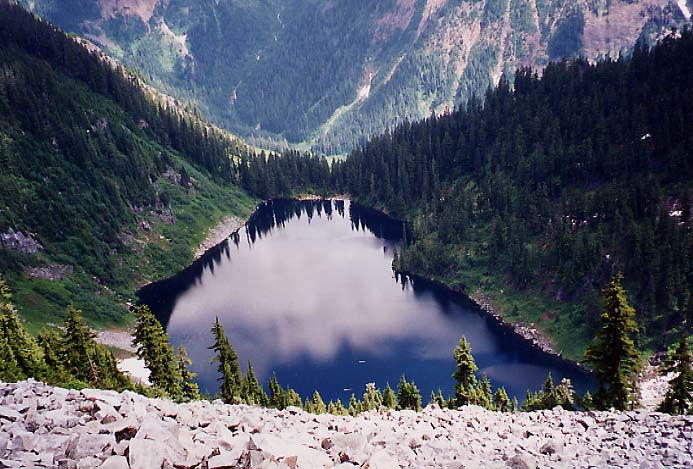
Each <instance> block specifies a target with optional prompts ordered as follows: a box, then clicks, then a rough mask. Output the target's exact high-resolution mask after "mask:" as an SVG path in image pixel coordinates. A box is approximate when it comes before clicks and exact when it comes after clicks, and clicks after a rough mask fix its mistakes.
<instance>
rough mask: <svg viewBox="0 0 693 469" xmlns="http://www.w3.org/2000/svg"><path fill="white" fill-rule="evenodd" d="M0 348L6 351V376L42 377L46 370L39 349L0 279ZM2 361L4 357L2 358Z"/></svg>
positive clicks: (18, 377) (21, 377)
mask: <svg viewBox="0 0 693 469" xmlns="http://www.w3.org/2000/svg"><path fill="white" fill-rule="evenodd" d="M0 291H1V292H2V298H0V302H2V303H0V347H2V348H3V349H5V350H6V351H7V364H5V365H4V367H5V368H6V370H5V373H7V376H8V377H9V376H12V375H15V376H16V377H17V378H16V379H23V378H27V377H39V376H43V375H44V374H45V373H46V372H47V371H48V370H47V368H46V364H45V362H44V360H43V353H42V352H41V348H40V347H39V345H38V344H37V343H36V340H34V338H33V337H31V336H30V335H29V333H28V332H27V331H26V330H25V329H24V326H23V325H22V323H21V320H20V319H19V316H18V315H17V312H16V311H15V310H14V305H13V304H12V303H11V302H10V300H11V296H10V293H9V289H8V288H7V286H6V285H5V282H4V280H2V279H0ZM3 360H4V357H3Z"/></svg>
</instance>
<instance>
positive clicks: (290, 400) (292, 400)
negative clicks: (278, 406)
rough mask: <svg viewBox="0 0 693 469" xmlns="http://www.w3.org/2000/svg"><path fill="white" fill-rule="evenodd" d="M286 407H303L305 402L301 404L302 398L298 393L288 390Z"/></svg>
mask: <svg viewBox="0 0 693 469" xmlns="http://www.w3.org/2000/svg"><path fill="white" fill-rule="evenodd" d="M286 406H287V407H298V408H301V407H303V402H301V396H299V395H298V393H297V392H296V391H294V390H293V389H292V388H288V389H287V390H286Z"/></svg>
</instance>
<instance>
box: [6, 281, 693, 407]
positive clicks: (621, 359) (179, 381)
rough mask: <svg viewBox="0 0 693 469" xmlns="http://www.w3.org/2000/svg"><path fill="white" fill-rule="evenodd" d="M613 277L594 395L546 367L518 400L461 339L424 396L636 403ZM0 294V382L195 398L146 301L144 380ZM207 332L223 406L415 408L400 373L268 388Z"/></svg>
mask: <svg viewBox="0 0 693 469" xmlns="http://www.w3.org/2000/svg"><path fill="white" fill-rule="evenodd" d="M621 279H622V278H621V276H620V275H616V276H615V277H614V278H613V279H612V280H611V281H610V283H609V285H608V286H607V287H606V288H605V289H604V292H603V302H604V308H603V312H602V314H601V318H602V325H601V328H600V329H599V332H598V334H597V338H596V339H595V341H594V343H593V344H592V345H591V346H590V347H589V348H588V350H587V352H586V354H585V359H586V361H587V362H588V363H589V364H590V365H592V370H593V374H594V376H595V378H596V379H597V382H598V388H597V390H596V393H595V394H594V397H593V396H592V395H591V394H590V392H589V391H588V392H587V393H586V394H585V395H584V396H576V395H575V392H574V390H573V387H572V385H571V383H570V380H568V379H563V380H562V381H561V383H559V384H557V385H556V384H554V382H553V378H552V376H551V374H549V375H548V377H547V379H546V381H545V382H544V385H543V386H542V389H541V390H538V391H536V392H534V393H532V392H530V391H529V390H528V391H527V395H526V397H525V400H524V402H523V403H522V405H519V403H518V400H517V398H513V399H512V400H511V399H510V398H509V396H508V394H507V392H506V391H505V389H504V388H503V387H499V388H497V389H496V390H495V392H494V391H493V386H492V384H491V381H490V380H489V379H488V377H487V376H486V375H483V376H482V377H481V379H479V378H478V377H477V371H478V367H477V365H476V363H475V361H474V357H473V355H472V351H471V347H470V346H469V343H468V342H467V340H466V338H464V337H462V338H461V339H460V341H459V343H458V344H457V346H456V347H455V350H454V353H453V358H454V360H455V371H454V373H453V374H452V378H453V379H454V380H455V386H454V395H453V396H448V397H445V396H443V394H442V392H441V391H440V390H438V392H437V393H433V392H432V393H431V397H430V401H429V403H430V404H436V405H438V406H439V407H441V408H449V409H457V408H459V407H461V406H464V405H477V406H481V407H483V408H486V409H488V410H494V411H499V412H515V411H518V410H520V411H534V410H541V409H552V408H554V407H556V406H561V407H562V408H564V409H566V410H576V409H578V408H580V409H583V410H590V409H609V408H615V409H619V410H628V409H632V408H634V407H635V406H636V405H637V397H638V395H637V383H636V378H637V372H638V371H639V367H640V357H639V354H638V353H637V351H636V349H635V346H634V343H633V338H632V336H633V333H635V332H636V331H637V325H636V323H635V321H634V319H633V318H634V316H635V310H634V309H633V308H632V307H631V306H630V305H629V304H628V302H627V299H626V293H625V291H624V290H623V288H622V286H621ZM0 302H1V303H0V353H2V356H3V357H4V358H3V360H2V361H0V380H4V381H16V380H21V379H26V378H29V377H31V378H36V379H41V380H43V381H46V382H48V383H50V384H54V385H60V386H66V387H76V388H82V387H87V386H91V387H99V388H106V389H116V390H119V391H122V390H125V389H130V390H135V391H137V392H140V393H142V394H145V395H148V396H152V397H168V398H171V399H173V400H175V401H177V402H187V401H193V400H199V399H201V394H200V391H199V388H198V385H197V384H196V383H195V381H194V379H195V376H196V375H195V373H193V372H192V371H191V370H190V365H191V364H192V361H191V360H190V358H189V357H188V356H187V353H186V350H185V348H184V347H183V346H182V345H181V346H179V347H178V348H177V349H174V348H173V347H172V346H171V345H170V339H169V336H168V334H167V333H166V332H165V330H164V328H163V327H162V326H161V323H160V322H159V321H158V320H157V319H156V317H155V316H154V315H153V314H152V312H151V311H150V310H149V308H148V307H147V306H146V305H140V306H136V307H134V309H133V313H134V316H135V319H136V325H135V327H134V331H133V339H132V342H133V345H134V346H135V347H136V353H137V356H138V357H139V358H140V359H142V360H143V361H144V363H145V365H146V367H147V368H148V370H149V372H150V375H149V381H150V383H151V386H150V387H145V386H143V385H141V384H135V383H133V382H132V381H131V379H130V378H128V377H127V376H126V375H124V374H123V373H121V372H120V371H119V370H118V368H117V366H116V359H115V357H114V355H113V353H112V352H111V351H110V350H109V349H108V348H106V347H105V346H103V345H101V344H98V343H97V342H96V341H95V340H94V337H95V336H94V333H93V332H92V331H91V330H90V329H89V328H88V327H87V325H86V324H85V322H84V321H83V320H82V318H81V317H80V313H79V311H77V310H76V309H74V308H72V307H69V308H68V311H67V314H66V316H65V320H64V322H63V327H62V328H61V329H60V331H61V332H60V333H58V332H57V331H56V330H48V331H43V332H41V333H40V334H39V335H38V338H36V339H35V338H33V337H32V336H31V335H30V334H29V333H28V332H27V331H26V329H25V328H24V326H23V325H22V323H21V320H20V319H19V316H18V314H17V312H16V311H15V309H14V306H13V305H12V303H11V294H10V291H9V288H8V287H7V285H6V284H5V282H4V281H3V280H2V279H0ZM210 332H211V335H212V338H213V342H212V344H211V345H210V347H209V348H210V349H211V350H213V351H214V354H215V355H214V358H213V359H212V361H211V364H216V366H217V371H218V373H219V389H220V390H219V393H218V395H217V397H218V398H219V399H221V400H223V401H224V402H226V403H228V404H249V405H257V406H264V407H272V408H277V409H284V408H286V407H289V406H294V407H299V408H303V409H304V410H305V411H307V412H312V413H317V414H320V413H326V412H327V413H332V414H336V415H352V416H353V415H358V414H359V413H361V412H367V411H372V410H382V409H411V410H416V411H418V410H421V407H422V397H421V393H420V391H419V389H418V387H417V386H416V383H415V382H413V381H408V380H407V379H406V377H405V376H404V374H403V375H402V377H401V379H400V382H399V383H398V386H397V391H396V392H395V390H394V389H392V388H391V387H390V385H389V383H388V384H387V385H386V387H385V388H384V389H383V390H379V389H377V388H376V387H375V384H374V383H369V384H367V385H366V390H365V393H364V394H363V396H362V397H361V399H358V398H357V397H356V395H355V394H352V396H351V399H350V400H349V402H348V403H346V404H345V403H342V402H341V400H339V399H338V400H337V401H335V402H333V401H330V402H328V403H327V404H326V403H325V402H324V401H323V399H322V396H321V395H320V393H319V391H318V390H316V391H315V392H314V393H313V395H312V396H309V397H306V399H305V401H303V400H302V398H301V396H300V395H299V394H298V393H297V392H296V391H295V390H294V389H292V388H291V387H288V386H287V387H283V386H282V385H281V384H280V383H279V381H278V379H277V377H276V375H275V374H273V375H272V376H271V377H270V379H269V382H268V385H267V389H268V390H269V393H268V392H266V391H265V388H264V387H263V386H262V385H261V384H260V382H259V381H258V379H257V377H256V375H255V373H254V371H253V367H252V364H251V363H250V361H249V362H248V367H247V371H246V373H245V374H244V373H243V372H242V371H241V367H240V365H239V357H238V354H237V353H236V351H235V350H234V348H233V346H232V345H231V342H230V341H229V339H228V337H227V336H226V334H225V332H224V327H223V326H222V325H221V323H220V322H219V319H218V318H217V319H216V320H215V322H214V324H213V326H212V328H211V331H210ZM688 342H689V340H688V339H687V338H685V337H681V339H680V340H679V342H678V345H677V346H676V348H675V349H673V350H672V352H671V353H670V354H669V356H668V357H667V359H666V360H665V364H664V366H663V367H662V369H661V372H662V373H663V374H664V375H666V374H667V373H674V377H673V379H672V380H671V382H670V384H669V389H668V391H667V392H666V395H665V396H664V399H663V401H662V403H661V405H660V407H659V410H661V411H664V412H669V413H675V414H686V413H693V368H692V366H693V353H692V352H691V350H690V348H689V344H688Z"/></svg>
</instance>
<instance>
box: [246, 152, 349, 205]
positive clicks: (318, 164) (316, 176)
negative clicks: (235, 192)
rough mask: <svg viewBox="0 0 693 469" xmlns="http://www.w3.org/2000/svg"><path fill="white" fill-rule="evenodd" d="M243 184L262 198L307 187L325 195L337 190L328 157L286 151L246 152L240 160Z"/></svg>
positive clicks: (290, 192) (287, 195) (306, 189)
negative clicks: (269, 152) (332, 178)
mask: <svg viewBox="0 0 693 469" xmlns="http://www.w3.org/2000/svg"><path fill="white" fill-rule="evenodd" d="M238 171H239V179H240V183H241V186H242V187H243V188H244V189H246V190H247V191H248V192H250V193H251V194H254V195H256V196H258V197H261V198H265V199H268V198H276V197H289V196H291V195H293V194H295V193H296V192H300V191H307V192H312V193H315V194H320V195H326V194H327V193H329V192H331V191H332V188H334V190H337V191H338V190H339V188H337V187H333V186H334V185H333V182H334V181H332V180H331V173H330V166H329V164H328V163H327V160H326V159H325V158H322V157H319V156H312V155H303V154H300V153H298V152H295V151H286V152H284V153H283V154H282V155H274V154H272V155H266V154H265V153H264V152H263V153H260V154H259V155H244V156H243V157H242V158H241V160H240V162H239V164H238Z"/></svg>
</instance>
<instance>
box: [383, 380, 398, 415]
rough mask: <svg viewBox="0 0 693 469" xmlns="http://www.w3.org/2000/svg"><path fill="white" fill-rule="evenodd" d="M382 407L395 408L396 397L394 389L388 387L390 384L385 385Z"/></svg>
mask: <svg viewBox="0 0 693 469" xmlns="http://www.w3.org/2000/svg"><path fill="white" fill-rule="evenodd" d="M383 406H384V407H385V408H387V409H396V408H397V395H396V394H395V391H394V389H392V388H391V387H390V383H387V384H386V385H385V391H383Z"/></svg>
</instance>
